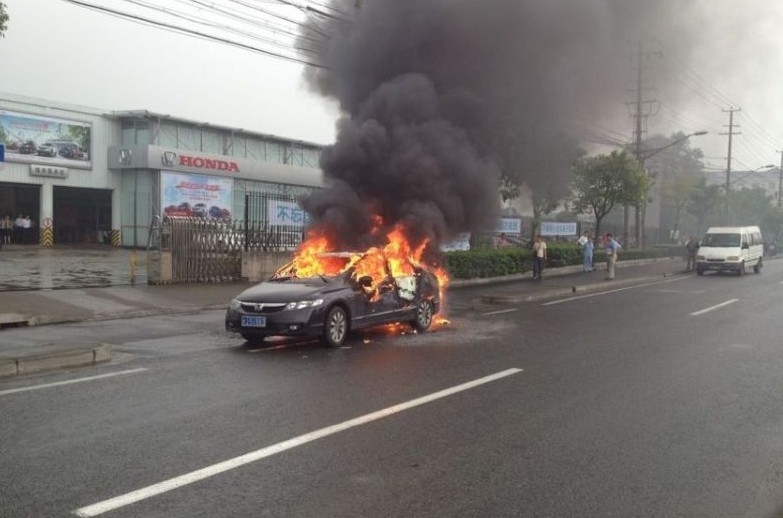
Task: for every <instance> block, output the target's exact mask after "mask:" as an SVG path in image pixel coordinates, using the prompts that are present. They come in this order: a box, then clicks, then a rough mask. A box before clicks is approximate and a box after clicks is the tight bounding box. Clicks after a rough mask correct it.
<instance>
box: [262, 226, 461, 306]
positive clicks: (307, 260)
mask: <svg viewBox="0 0 783 518" xmlns="http://www.w3.org/2000/svg"><path fill="white" fill-rule="evenodd" d="M382 225H383V219H382V218H381V217H380V216H375V217H374V218H373V230H372V233H373V234H376V235H377V234H380V233H381V232H382V230H381V227H382ZM404 230H405V229H404V227H403V226H402V224H399V223H398V224H397V225H396V226H395V227H394V228H393V229H392V230H391V231H389V232H388V233H387V234H386V241H387V243H386V244H385V245H384V246H383V247H373V248H369V249H367V250H365V251H363V252H357V253H355V254H353V255H350V256H346V255H339V256H335V255H329V254H327V253H326V252H335V251H336V250H335V245H334V244H333V243H330V242H329V239H328V238H327V237H326V235H324V234H321V233H319V232H317V231H311V232H310V233H309V234H308V236H307V239H306V240H305V241H303V242H302V244H301V245H299V247H298V248H297V250H296V252H295V254H294V258H293V261H292V262H291V263H290V264H289V265H287V266H286V267H284V268H283V269H281V270H279V271H278V272H277V274H276V276H287V275H294V276H297V277H312V276H316V275H328V276H332V275H338V274H340V273H342V272H344V271H345V270H347V269H349V268H351V267H353V266H355V265H357V261H358V259H359V258H360V257H362V256H363V255H364V257H365V258H364V260H363V261H362V262H361V263H358V264H359V265H360V269H358V270H357V271H356V272H355V275H356V278H357V279H359V278H360V277H363V276H369V277H371V278H372V280H373V284H372V286H371V287H370V288H371V290H374V291H376V297H377V296H379V295H378V294H377V290H376V289H377V287H378V283H380V282H381V281H383V280H384V279H387V278H388V277H389V275H391V276H392V277H405V276H409V275H413V274H414V273H415V272H414V269H413V267H414V266H416V267H425V264H424V263H423V261H422V256H423V255H424V250H425V249H426V247H427V244H428V243H429V239H424V240H423V241H422V242H420V243H411V242H410V241H409V240H408V238H407V237H406V235H405V231H404ZM384 257H385V258H386V259H388V265H387V261H386V260H384ZM426 268H427V269H428V270H429V271H431V272H432V273H433V274H434V275H435V276H436V277H437V279H438V282H439V284H440V296H441V307H443V305H444V294H445V289H446V287H447V286H448V284H449V276H448V273H447V272H446V270H445V269H444V268H442V267H437V266H435V265H426Z"/></svg>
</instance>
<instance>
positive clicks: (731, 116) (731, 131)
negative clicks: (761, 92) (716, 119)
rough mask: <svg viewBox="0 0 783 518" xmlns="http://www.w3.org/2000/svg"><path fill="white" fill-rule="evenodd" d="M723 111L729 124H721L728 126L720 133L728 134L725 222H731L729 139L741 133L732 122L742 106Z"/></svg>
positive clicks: (737, 126)
mask: <svg viewBox="0 0 783 518" xmlns="http://www.w3.org/2000/svg"><path fill="white" fill-rule="evenodd" d="M722 111H723V113H728V114H729V125H728V126H726V125H725V124H724V125H723V127H724V128H729V131H728V133H720V135H728V136H729V155H728V157H727V158H726V224H727V225H730V224H731V214H729V190H730V189H731V141H732V137H733V136H734V135H742V133H741V132H735V131H734V128H739V125H738V124H734V112H739V111H742V108H729V109H728V110H722Z"/></svg>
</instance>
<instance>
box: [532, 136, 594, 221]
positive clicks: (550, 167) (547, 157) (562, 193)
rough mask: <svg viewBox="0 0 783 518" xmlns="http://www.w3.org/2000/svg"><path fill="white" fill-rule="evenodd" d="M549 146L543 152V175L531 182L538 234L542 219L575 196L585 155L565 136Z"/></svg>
mask: <svg viewBox="0 0 783 518" xmlns="http://www.w3.org/2000/svg"><path fill="white" fill-rule="evenodd" d="M548 144H549V145H547V146H546V148H545V149H542V150H540V153H541V154H540V155H539V159H538V160H537V169H538V172H539V174H538V175H536V176H535V180H527V183H528V185H529V186H530V191H531V193H532V202H533V231H534V233H535V231H536V229H538V228H539V226H540V225H541V217H542V216H546V215H548V214H551V213H552V212H554V211H555V210H556V209H557V208H558V207H559V206H560V205H561V204H562V203H563V201H565V200H567V199H568V198H569V197H570V196H571V194H572V193H571V186H570V183H571V175H572V172H573V167H574V164H576V162H577V160H579V158H581V157H583V156H584V154H585V152H584V151H583V150H582V149H581V148H580V147H579V145H578V143H577V142H576V140H574V139H572V138H570V137H568V136H567V135H565V134H562V133H561V134H558V135H557V136H556V138H553V139H552V140H551V141H549V143H548Z"/></svg>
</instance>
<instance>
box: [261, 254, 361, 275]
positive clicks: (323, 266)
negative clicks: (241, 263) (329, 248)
mask: <svg viewBox="0 0 783 518" xmlns="http://www.w3.org/2000/svg"><path fill="white" fill-rule="evenodd" d="M351 258H352V256H351V255H349V254H318V255H316V256H312V257H298V258H296V259H294V260H293V261H291V262H290V263H288V264H286V265H285V266H283V267H281V268H279V269H278V270H277V271H276V272H275V273H274V275H272V280H282V279H312V278H334V277H337V276H338V275H340V274H341V273H342V272H344V271H345V270H346V269H347V268H348V266H349V264H350V262H351Z"/></svg>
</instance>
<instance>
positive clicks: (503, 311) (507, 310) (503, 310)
mask: <svg viewBox="0 0 783 518" xmlns="http://www.w3.org/2000/svg"><path fill="white" fill-rule="evenodd" d="M514 311H519V308H511V309H500V310H498V311H489V312H487V313H482V315H500V314H503V313H511V312H514Z"/></svg>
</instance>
